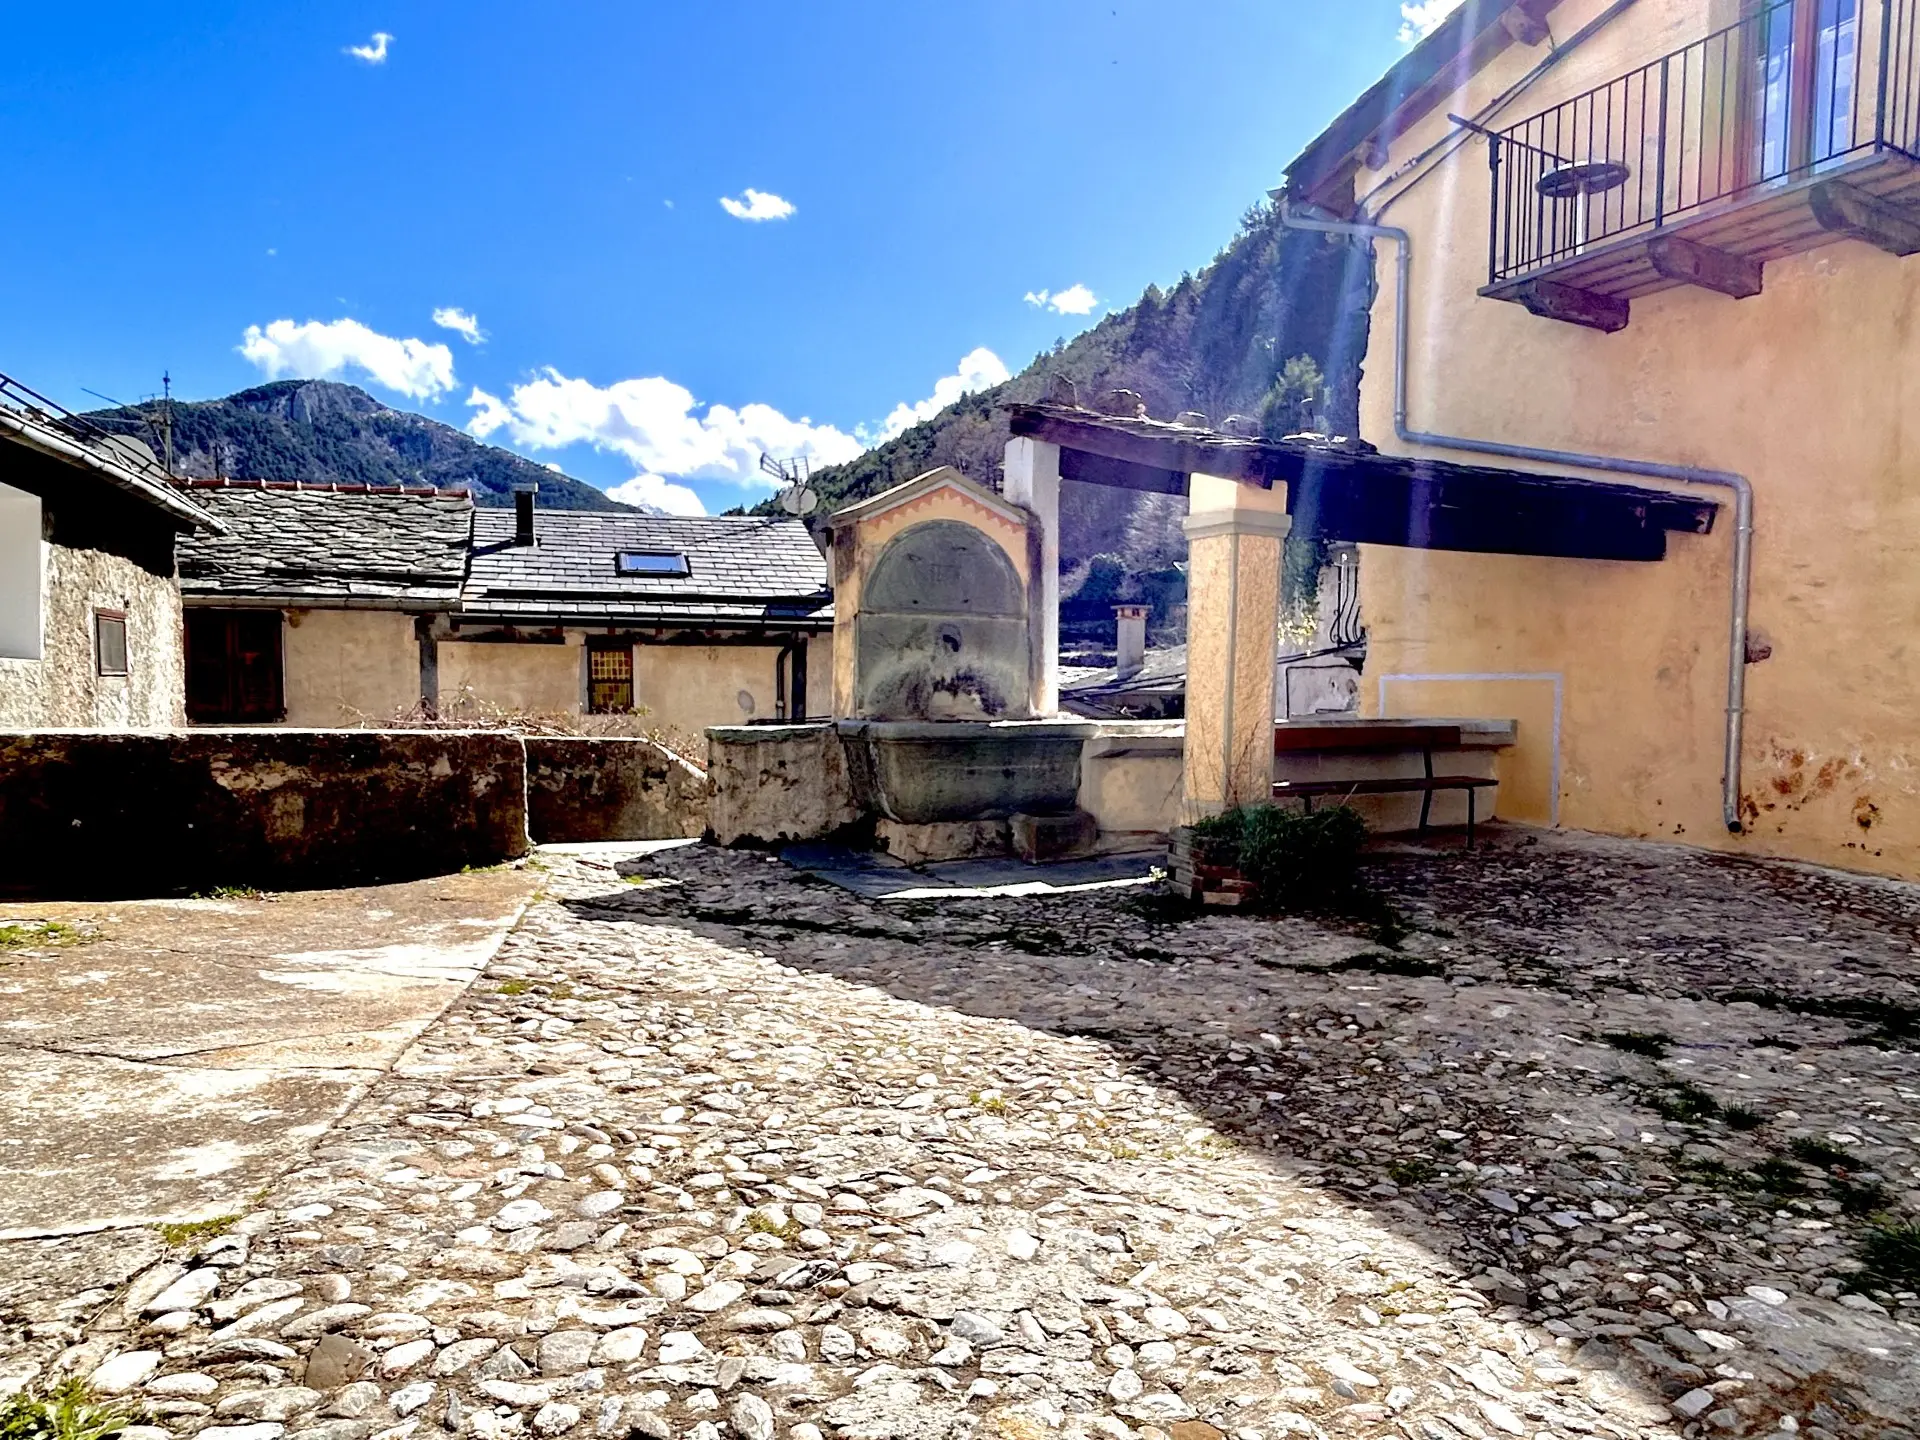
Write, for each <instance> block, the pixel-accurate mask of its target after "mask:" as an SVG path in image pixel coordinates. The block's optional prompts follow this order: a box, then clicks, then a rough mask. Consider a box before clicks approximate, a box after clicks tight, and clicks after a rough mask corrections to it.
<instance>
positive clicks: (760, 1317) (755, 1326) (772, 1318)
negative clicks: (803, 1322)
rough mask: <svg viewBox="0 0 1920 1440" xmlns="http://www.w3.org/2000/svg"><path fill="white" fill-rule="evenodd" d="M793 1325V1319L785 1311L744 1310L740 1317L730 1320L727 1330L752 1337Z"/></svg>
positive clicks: (735, 1316) (733, 1317)
mask: <svg viewBox="0 0 1920 1440" xmlns="http://www.w3.org/2000/svg"><path fill="white" fill-rule="evenodd" d="M791 1324H793V1317H792V1316H791V1315H789V1314H787V1312H786V1311H784V1310H772V1309H767V1308H765V1307H761V1308H756V1309H750V1310H742V1311H741V1312H740V1313H739V1314H738V1315H734V1316H731V1317H729V1318H728V1320H727V1328H728V1329H729V1330H738V1331H742V1332H744V1333H746V1334H750V1335H764V1334H766V1333H768V1332H769V1331H773V1330H784V1329H786V1328H787V1327H788V1326H789V1325H791Z"/></svg>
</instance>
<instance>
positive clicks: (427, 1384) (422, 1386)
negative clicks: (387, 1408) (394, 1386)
mask: <svg viewBox="0 0 1920 1440" xmlns="http://www.w3.org/2000/svg"><path fill="white" fill-rule="evenodd" d="M431 1399H433V1384H432V1382H431V1381H427V1380H421V1381H417V1382H416V1383H414V1384H412V1385H407V1386H404V1387H402V1388H401V1389H399V1390H396V1391H394V1392H393V1398H392V1399H391V1400H390V1401H388V1403H389V1404H390V1405H392V1406H393V1413H394V1414H396V1415H398V1416H399V1417H400V1418H401V1419H403V1420H404V1419H406V1417H407V1416H409V1415H411V1414H413V1413H414V1412H415V1411H417V1410H422V1409H425V1408H426V1404H427V1402H428V1401H429V1400H431Z"/></svg>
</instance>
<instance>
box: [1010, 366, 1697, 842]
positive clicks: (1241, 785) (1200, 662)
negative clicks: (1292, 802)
mask: <svg viewBox="0 0 1920 1440" xmlns="http://www.w3.org/2000/svg"><path fill="white" fill-rule="evenodd" d="M1113 408H1119V409H1123V410H1131V411H1133V413H1121V414H1109V413H1103V412H1100V411H1094V410H1089V409H1085V408H1082V407H1081V406H1079V405H1077V404H1065V403H1048V404H1031V405H1025V404H1022V405H1013V406H1010V407H1009V410H1010V415H1011V421H1012V430H1013V436H1014V438H1013V439H1012V440H1011V441H1009V442H1008V445H1007V460H1006V481H1005V493H1006V495H1007V498H1008V499H1011V500H1014V501H1016V502H1018V503H1020V504H1023V505H1026V506H1028V507H1029V508H1030V509H1032V510H1033V511H1034V512H1035V513H1036V514H1038V515H1039V517H1040V520H1041V523H1042V530H1043V535H1044V536H1045V540H1044V544H1043V551H1044V553H1043V556H1042V564H1043V570H1044V573H1045V579H1044V584H1043V589H1044V591H1045V596H1046V600H1047V605H1046V607H1045V609H1044V610H1043V613H1042V625H1043V627H1044V628H1043V634H1042V637H1041V639H1042V644H1043V647H1044V649H1045V652H1046V660H1045V670H1046V674H1047V677H1048V678H1047V681H1046V684H1045V686H1044V687H1043V688H1044V694H1045V697H1046V704H1047V706H1048V707H1049V708H1051V707H1052V706H1053V705H1055V704H1056V703H1057V695H1058V690H1057V676H1058V661H1059V629H1058V624H1059V622H1058V612H1059V513H1060V501H1059V486H1060V481H1062V480H1076V481H1080V482H1082V483H1084V484H1092V485H1106V486H1111V487H1114V488H1116V489H1122V490H1136V491H1144V492H1147V493H1150V494H1156V495H1185V496H1186V497H1187V499H1188V515H1187V519H1186V522H1185V529H1186V533H1187V537H1188V542H1189V546H1190V550H1189V563H1188V591H1187V614H1188V620H1187V629H1188V642H1187V651H1188V653H1187V703H1186V714H1187V738H1186V772H1185V787H1186V788H1185V802H1184V810H1185V813H1186V815H1187V817H1188V818H1193V817H1195V816H1198V815H1203V814H1207V813H1212V812H1216V811H1218V810H1220V809H1224V808H1226V807H1229V806H1232V805H1236V804H1243V803H1247V802H1249V801H1252V800H1256V799H1264V798H1266V797H1267V796H1268V795H1269V794H1270V793H1271V788H1272V781H1273V746H1274V738H1273V736H1274V731H1273V722H1274V715H1273V678H1274V650H1275V646H1274V637H1275V633H1276V630H1277V628H1278V623H1279V599H1280V596H1279V588H1280V550H1281V545H1282V544H1283V542H1284V541H1285V539H1286V537H1287V536H1288V534H1289V533H1290V532H1292V531H1294V530H1296V529H1297V530H1298V531H1299V532H1300V533H1302V534H1304V535H1311V536H1312V537H1314V538H1315V539H1317V540H1331V541H1351V542H1356V543H1359V544H1367V545H1400V546H1409V547H1413V548H1418V549H1428V550H1458V551H1467V552H1473V553H1481V554H1502V555H1541V556H1552V557H1557V558H1564V559H1578V560H1613V561H1634V562H1652V561H1658V560H1661V559H1663V558H1665V556H1666V553H1667V536H1668V535H1670V534H1674V533H1679V534H1687V535H1705V534H1707V533H1709V532H1710V531H1711V530H1712V528H1713V522H1714V516H1715V514H1716V512H1717V509H1718V507H1717V506H1716V505H1715V504H1714V502H1713V501H1710V500H1703V499H1700V498H1698V497H1695V496H1691V495H1684V494H1677V493H1674V492H1671V491H1663V490H1653V489H1647V488H1644V487H1641V486H1634V485H1618V484H1610V483H1606V482H1603V481H1596V480H1585V479H1579V478H1575V477H1572V476H1563V475H1552V474H1543V473H1533V472H1526V471H1518V470H1500V469H1494V468H1491V467H1487V466H1480V465H1461V464H1455V463H1453V462H1450V461H1444V460H1431V459H1425V458H1420V457H1413V456H1402V455H1383V454H1381V453H1380V452H1379V451H1378V450H1376V449H1375V448H1374V447H1373V446H1371V445H1368V444H1366V443H1364V442H1361V441H1353V440H1339V439H1329V438H1325V437H1321V436H1316V435H1295V436H1288V437H1286V438H1285V439H1281V440H1263V439H1255V438H1252V437H1249V436H1245V435H1233V434H1225V433H1222V432H1220V431H1216V430H1212V429H1208V428H1204V427H1200V426H1195V425H1183V424H1177V423H1169V422H1166V421H1160V420H1152V419H1149V418H1147V417H1146V416H1145V415H1144V414H1143V413H1140V407H1139V406H1138V405H1137V404H1134V403H1132V402H1131V401H1130V400H1129V401H1128V402H1126V403H1124V404H1122V405H1116V406H1114V407H1113Z"/></svg>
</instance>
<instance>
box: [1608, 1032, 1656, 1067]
mask: <svg viewBox="0 0 1920 1440" xmlns="http://www.w3.org/2000/svg"><path fill="white" fill-rule="evenodd" d="M1599 1039H1600V1040H1601V1042H1602V1043H1603V1044H1607V1045H1611V1046H1612V1047H1613V1048H1614V1049H1616V1050H1624V1051H1626V1052H1627V1054H1629V1055H1644V1056H1646V1057H1647V1059H1649V1060H1658V1059H1661V1058H1662V1057H1663V1056H1665V1055H1666V1053H1667V1050H1668V1047H1670V1046H1671V1045H1672V1044H1673V1037H1672V1036H1671V1035H1663V1034H1662V1033H1660V1032H1659V1031H1658V1030H1607V1031H1603V1032H1602V1033H1601V1034H1600V1036H1599Z"/></svg>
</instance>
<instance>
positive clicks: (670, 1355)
mask: <svg viewBox="0 0 1920 1440" xmlns="http://www.w3.org/2000/svg"><path fill="white" fill-rule="evenodd" d="M706 1353H707V1347H706V1346H705V1345H702V1344H701V1343H700V1337H699V1336H698V1335H696V1334H694V1333H693V1332H692V1331H691V1330H675V1331H672V1332H670V1333H668V1334H665V1335H662V1336H661V1337H660V1346H659V1348H658V1349H657V1350H656V1351H655V1352H654V1356H653V1359H654V1363H655V1364H656V1365H684V1364H686V1363H687V1362H688V1361H689V1360H697V1359H699V1358H700V1357H701V1356H702V1355H704V1354H706Z"/></svg>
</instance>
